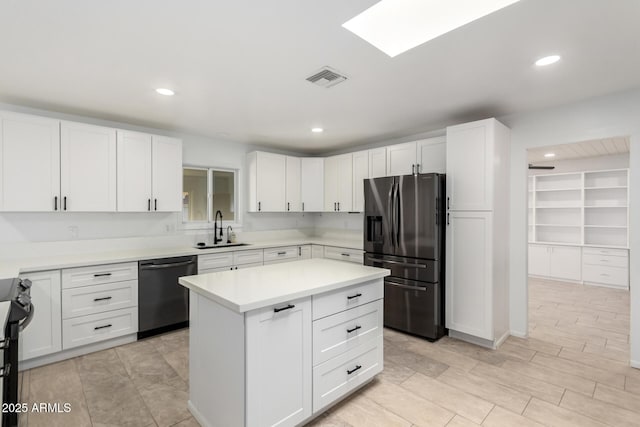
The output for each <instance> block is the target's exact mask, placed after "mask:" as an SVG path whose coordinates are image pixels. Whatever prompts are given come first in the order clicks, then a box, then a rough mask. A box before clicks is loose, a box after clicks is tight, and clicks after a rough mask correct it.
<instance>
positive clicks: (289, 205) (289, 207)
mask: <svg viewBox="0 0 640 427" xmlns="http://www.w3.org/2000/svg"><path fill="white" fill-rule="evenodd" d="M290 210H291V203H289V202H287V212H289V211H290Z"/></svg>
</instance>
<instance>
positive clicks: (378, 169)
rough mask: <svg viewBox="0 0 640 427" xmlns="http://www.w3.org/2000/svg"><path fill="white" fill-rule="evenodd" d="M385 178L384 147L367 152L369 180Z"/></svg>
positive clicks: (385, 151) (385, 158) (385, 153)
mask: <svg viewBox="0 0 640 427" xmlns="http://www.w3.org/2000/svg"><path fill="white" fill-rule="evenodd" d="M383 176H387V149H386V147H382V148H374V149H372V150H369V178H380V177H383Z"/></svg>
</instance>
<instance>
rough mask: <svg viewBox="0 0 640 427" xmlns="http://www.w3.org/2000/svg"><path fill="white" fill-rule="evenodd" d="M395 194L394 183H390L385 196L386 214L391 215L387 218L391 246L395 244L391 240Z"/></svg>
mask: <svg viewBox="0 0 640 427" xmlns="http://www.w3.org/2000/svg"><path fill="white" fill-rule="evenodd" d="M394 194H395V183H394V184H392V185H391V188H390V189H389V197H388V198H387V214H388V215H389V216H391V218H388V220H389V242H391V246H395V245H394V242H393V229H394V221H395V218H393V210H392V207H393V196H394Z"/></svg>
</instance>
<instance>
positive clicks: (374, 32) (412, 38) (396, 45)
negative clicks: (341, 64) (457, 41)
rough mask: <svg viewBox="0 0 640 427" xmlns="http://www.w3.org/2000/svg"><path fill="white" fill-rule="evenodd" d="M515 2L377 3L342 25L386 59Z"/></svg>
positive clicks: (396, 0) (437, 0) (393, 0)
mask: <svg viewBox="0 0 640 427" xmlns="http://www.w3.org/2000/svg"><path fill="white" fill-rule="evenodd" d="M518 1H519V0H483V1H477V0H476V1H474V0H381V1H380V2H378V3H376V4H375V5H373V6H371V7H370V8H369V9H367V10H365V11H364V12H362V13H360V14H359V15H356V16H355V17H353V18H351V19H350V20H348V21H347V22H345V23H344V24H342V26H343V27H344V28H346V29H347V30H349V31H351V32H352V33H354V34H355V35H357V36H358V37H361V38H363V39H364V40H365V41H367V42H369V43H371V44H372V45H374V46H375V47H377V48H378V49H380V50H381V51H383V52H384V53H386V54H387V55H389V56H390V57H392V58H393V57H394V56H396V55H399V54H401V53H402V52H405V51H407V50H409V49H412V48H414V47H416V46H419V45H421V44H422V43H425V42H427V41H429V40H432V39H435V38H436V37H438V36H441V35H442V34H445V33H448V32H449V31H452V30H454V29H456V28H458V27H461V26H463V25H465V24H468V23H469V22H472V21H475V20H476V19H479V18H482V17H483V16H486V15H489V14H490V13H493V12H495V11H497V10H499V9H502V8H504V7H507V6H509V5H510V4H513V3H516V2H518Z"/></svg>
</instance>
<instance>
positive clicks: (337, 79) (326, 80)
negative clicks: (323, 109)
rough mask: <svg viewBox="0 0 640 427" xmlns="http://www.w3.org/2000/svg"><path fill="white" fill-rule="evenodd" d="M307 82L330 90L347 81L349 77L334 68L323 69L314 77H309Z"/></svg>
mask: <svg viewBox="0 0 640 427" xmlns="http://www.w3.org/2000/svg"><path fill="white" fill-rule="evenodd" d="M307 80H308V81H310V82H311V83H313V84H315V85H318V86H321V87H327V88H329V87H331V86H335V85H337V84H338V83H342V82H343V81H345V80H347V77H346V76H344V75H342V74H340V73H339V72H337V71H336V70H334V69H332V68H329V67H323V68H321V69H320V70H319V71H318V72H317V73H315V74H314V75H313V76H311V77H307Z"/></svg>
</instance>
